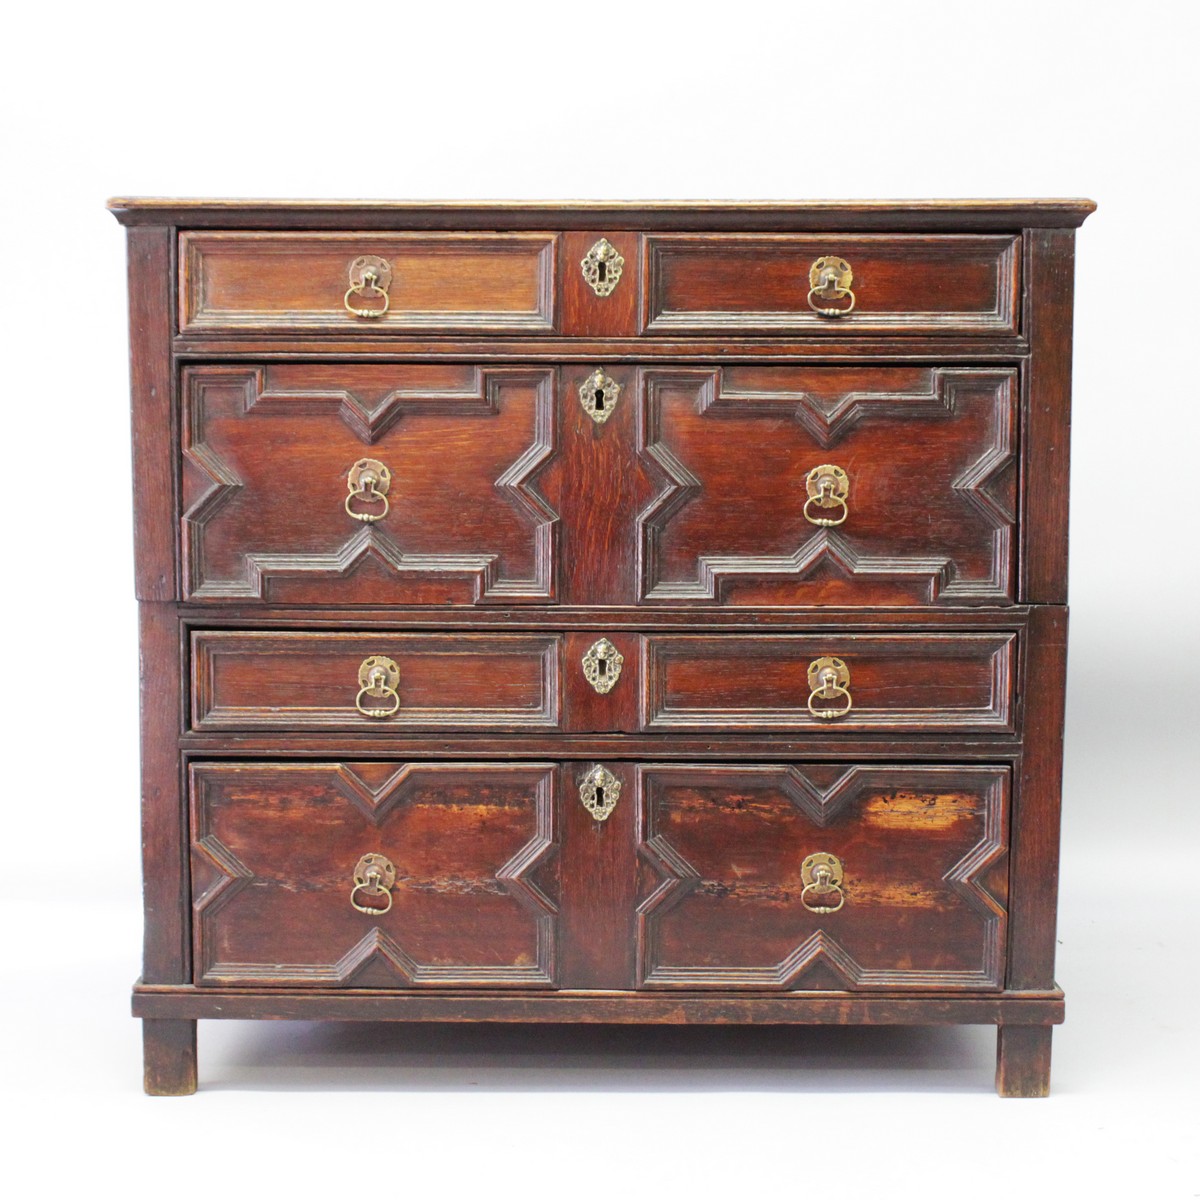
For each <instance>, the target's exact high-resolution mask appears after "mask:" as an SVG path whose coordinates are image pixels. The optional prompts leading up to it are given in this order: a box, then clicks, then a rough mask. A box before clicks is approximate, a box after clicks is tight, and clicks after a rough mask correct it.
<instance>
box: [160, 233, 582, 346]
mask: <svg viewBox="0 0 1200 1200" xmlns="http://www.w3.org/2000/svg"><path fill="white" fill-rule="evenodd" d="M557 240H558V237H557V235H556V234H553V233H436V234H435V233H382V232H380V233H369V232H365V233H302V234H294V233H184V234H181V235H180V241H179V262H180V272H179V327H180V331H181V332H182V333H186V334H196V333H239V332H265V333H288V332H292V331H297V330H304V331H331V332H338V333H345V332H347V331H348V330H354V329H361V330H362V331H364V332H367V333H371V332H375V333H381V332H382V333H387V332H407V331H414V332H416V331H421V332H424V331H428V332H430V333H470V334H486V333H526V334H529V333H549V332H551V331H552V330H553V329H554V323H555V295H554V281H555V265H554V259H555V246H556V243H557ZM369 272H373V276H372V277H368V273H369Z"/></svg>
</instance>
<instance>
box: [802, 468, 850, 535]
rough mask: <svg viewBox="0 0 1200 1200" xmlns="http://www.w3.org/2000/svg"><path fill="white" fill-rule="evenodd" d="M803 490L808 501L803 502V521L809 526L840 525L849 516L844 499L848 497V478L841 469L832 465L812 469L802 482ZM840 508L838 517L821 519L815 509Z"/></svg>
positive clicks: (848, 507) (847, 506)
mask: <svg viewBox="0 0 1200 1200" xmlns="http://www.w3.org/2000/svg"><path fill="white" fill-rule="evenodd" d="M804 490H805V491H806V492H807V493H808V499H807V500H805V502H804V519H805V520H806V521H807V522H808V523H809V524H810V525H824V526H832V525H840V524H841V523H842V522H843V521H844V520H845V519H846V518H847V517H848V516H849V515H850V506H849V505H848V504H847V503H846V497H847V496H849V495H850V476H849V475H847V474H846V472H845V471H843V470H842V468H841V467H837V466H834V465H833V463H822V464H821V466H819V467H813V469H812V470H811V471H809V473H808V476H807V478H806V479H805V480H804ZM837 508H840V509H841V510H842V511H841V514H840V515H839V516H830V517H823V516H821V515H820V513H819V512H817V511H816V510H817V509H824V510H825V511H826V512H828V511H829V510H830V509H837Z"/></svg>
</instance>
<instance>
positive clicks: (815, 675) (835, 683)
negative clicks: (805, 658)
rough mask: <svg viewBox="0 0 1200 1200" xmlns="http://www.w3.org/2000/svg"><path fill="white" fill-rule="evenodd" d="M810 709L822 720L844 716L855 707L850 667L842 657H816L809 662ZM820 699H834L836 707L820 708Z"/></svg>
mask: <svg viewBox="0 0 1200 1200" xmlns="http://www.w3.org/2000/svg"><path fill="white" fill-rule="evenodd" d="M808 686H809V694H808V711H809V712H810V713H812V715H813V716H814V717H818V718H819V719H820V720H822V721H832V720H835V719H836V718H837V717H844V716H845V715H846V714H847V713H848V712H849V711H850V710H851V709H852V708H853V707H854V701H853V700H852V699H851V698H850V668H849V667H848V666H846V664H845V663H844V662H843V661H842V660H841V659H840V658H816V659H813V661H812V662H811V663H809V664H808ZM818 700H833V701H835V705H836V706H835V707H828V708H818V707H817V704H816V702H817V701H818Z"/></svg>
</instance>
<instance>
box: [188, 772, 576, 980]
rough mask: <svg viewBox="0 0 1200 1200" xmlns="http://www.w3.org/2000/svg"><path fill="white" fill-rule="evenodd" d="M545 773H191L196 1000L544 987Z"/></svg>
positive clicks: (550, 884) (548, 855)
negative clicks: (209, 994)
mask: <svg viewBox="0 0 1200 1200" xmlns="http://www.w3.org/2000/svg"><path fill="white" fill-rule="evenodd" d="M554 790H555V785H554V771H553V769H552V768H551V767H549V766H547V765H546V764H542V763H523V764H520V765H513V764H511V763H486V762H485V763H478V762H477V763H407V764H406V763H395V762H391V763H350V764H345V763H343V764H338V763H305V764H296V765H281V764H266V763H245V764H243V763H236V764H235V763H220V764H212V763H202V764H198V765H194V766H193V767H192V768H191V817H192V820H191V827H192V886H193V912H194V918H193V932H194V956H195V977H196V982H197V983H200V984H221V985H237V984H247V985H249V984H292V985H295V984H307V985H310V986H318V987H359V988H362V987H367V988H379V987H382V988H420V987H430V986H432V987H438V986H440V987H455V988H461V987H488V988H496V987H526V988H528V987H537V988H548V987H554V986H555V983H556V967H555V961H556V956H555V945H556V938H557V933H556V925H557V914H558V906H557V903H556V896H557V893H558V880H557V865H556V856H555V853H554V851H555V847H556V845H557V834H556V821H555V806H554Z"/></svg>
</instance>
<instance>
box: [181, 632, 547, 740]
mask: <svg viewBox="0 0 1200 1200" xmlns="http://www.w3.org/2000/svg"><path fill="white" fill-rule="evenodd" d="M559 682H560V639H559V638H558V637H557V636H553V635H547V636H538V635H532V634H530V635H521V634H492V633H486V634H482V633H481V634H436V633H430V634H397V633H377V634H358V633H242V632H238V631H228V630H218V631H197V632H195V633H193V634H192V726H193V728H195V729H198V730H208V729H247V730H250V729H264V730H269V729H282V730H297V731H299V730H306V729H342V730H362V731H375V730H378V729H381V728H386V729H390V730H394V729H465V730H470V729H495V730H507V729H555V728H557V727H558V725H559V721H560V710H561V704H560V686H559Z"/></svg>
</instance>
